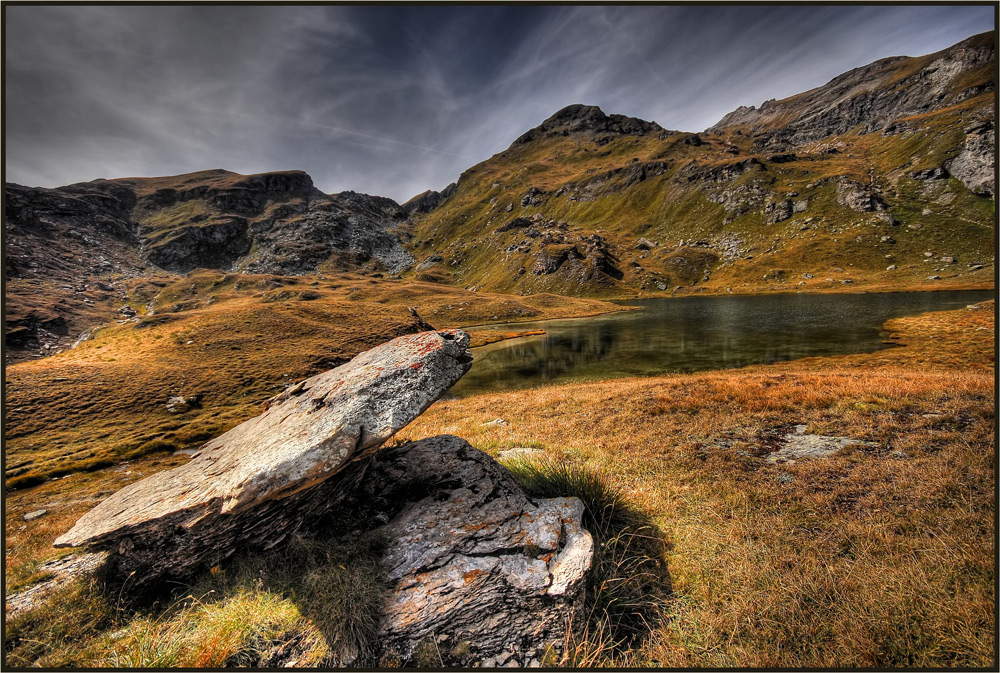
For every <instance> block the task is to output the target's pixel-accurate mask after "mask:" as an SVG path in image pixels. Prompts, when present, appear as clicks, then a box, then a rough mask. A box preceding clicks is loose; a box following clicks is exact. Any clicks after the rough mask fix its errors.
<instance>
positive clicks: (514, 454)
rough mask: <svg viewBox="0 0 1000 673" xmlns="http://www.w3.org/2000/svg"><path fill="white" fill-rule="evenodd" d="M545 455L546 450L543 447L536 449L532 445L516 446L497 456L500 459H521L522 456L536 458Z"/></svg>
mask: <svg viewBox="0 0 1000 673" xmlns="http://www.w3.org/2000/svg"><path fill="white" fill-rule="evenodd" d="M543 455H545V452H544V451H542V450H541V449H535V448H532V447H530V446H514V447H511V448H509V449H504V450H503V451H501V452H500V453H498V454H497V458H499V459H500V460H520V459H522V458H535V457H538V456H543Z"/></svg>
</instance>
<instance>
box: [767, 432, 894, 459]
mask: <svg viewBox="0 0 1000 673" xmlns="http://www.w3.org/2000/svg"><path fill="white" fill-rule="evenodd" d="M805 431H806V426H805V425H796V426H795V427H794V428H793V429H792V431H791V432H789V433H788V434H786V435H785V436H784V437H783V438H782V442H783V444H784V446H783V447H782V448H780V449H778V450H777V451H772V452H771V453H769V454H768V455H767V456H766V458H765V460H767V462H769V463H794V462H795V461H796V460H799V459H802V458H826V457H828V456H832V455H833V454H835V453H836V452H837V451H839V450H840V449H842V448H844V447H845V446H852V445H861V446H868V447H875V446H877V444H875V443H874V442H866V441H863V440H859V439H851V438H850V437H829V436H826V435H808V434H806V432H805Z"/></svg>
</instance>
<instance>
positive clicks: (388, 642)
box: [351, 435, 594, 666]
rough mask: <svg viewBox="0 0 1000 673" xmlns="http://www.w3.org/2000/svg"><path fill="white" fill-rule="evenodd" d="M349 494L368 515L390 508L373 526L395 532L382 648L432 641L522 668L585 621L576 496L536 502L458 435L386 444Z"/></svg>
mask: <svg viewBox="0 0 1000 673" xmlns="http://www.w3.org/2000/svg"><path fill="white" fill-rule="evenodd" d="M351 497H352V498H355V499H358V501H359V502H361V503H364V504H365V506H366V507H368V508H369V509H368V511H367V512H366V511H365V510H364V507H362V510H361V511H362V514H361V515H360V518H362V519H364V520H367V521H372V520H379V519H381V520H388V519H389V518H390V517H391V520H389V522H388V523H387V524H386V525H384V526H382V527H381V528H378V529H376V530H375V531H374V532H375V533H376V534H379V535H382V536H384V539H385V540H386V541H387V546H386V551H385V554H384V557H383V563H384V567H385V572H386V580H387V582H388V583H389V586H390V589H389V592H388V597H387V600H386V603H385V611H384V618H383V625H382V646H383V648H384V650H385V652H386V653H388V654H390V656H392V655H394V656H395V657H398V658H399V661H401V662H402V663H405V662H407V661H410V660H412V659H413V657H414V655H415V653H416V651H417V649H418V648H419V647H420V645H421V643H429V644H434V645H437V646H439V647H438V648H437V651H440V652H442V653H443V654H442V656H443V657H444V660H443V662H442V663H443V664H445V665H452V664H455V665H485V666H499V665H519V666H524V665H527V664H530V663H533V662H534V663H537V662H539V661H540V660H541V657H542V655H543V654H544V653H545V650H546V649H547V648H548V647H549V646H554V647H556V648H558V647H559V646H560V645H561V644H562V643H563V642H564V641H565V639H566V635H567V629H568V628H570V627H569V625H570V624H572V625H575V626H576V627H579V626H582V625H583V623H584V622H585V621H586V616H585V615H584V614H583V613H582V611H583V600H584V587H585V584H586V582H585V579H586V576H587V573H588V571H589V570H590V566H591V561H592V559H593V554H594V542H593V538H592V537H591V535H590V533H589V532H588V531H586V530H585V529H584V528H583V527H582V524H581V520H582V517H583V511H584V506H583V503H582V502H581V501H580V500H579V499H577V498H551V499H543V500H532V499H531V498H529V497H528V496H527V495H525V493H524V491H522V490H521V488H520V487H519V486H518V485H517V483H516V482H515V481H514V479H513V477H512V476H511V475H510V473H509V472H508V471H507V470H506V469H505V468H503V467H502V466H501V465H500V464H498V463H497V462H496V461H494V460H493V459H492V458H490V457H489V456H488V455H486V454H485V453H483V452H482V451H478V450H477V449H475V448H473V447H472V446H470V445H469V444H468V442H466V441H465V440H463V439H461V438H459V437H454V436H450V435H443V436H439V437H431V438H428V439H423V440H420V441H417V442H412V443H409V444H405V445H403V446H400V447H395V448H391V449H386V450H383V451H381V452H379V453H378V454H377V455H376V456H375V458H374V460H373V462H372V464H371V465H370V466H369V467H368V468H367V470H366V474H365V477H364V479H363V481H362V482H361V484H360V486H359V488H358V489H357V491H356V492H355V494H354V495H352V496H351ZM395 512H398V514H396V513H395ZM456 649H457V650H458V651H465V652H466V653H465V654H464V655H462V657H461V658H460V659H456V660H449V659H448V656H449V655H448V653H449V652H452V651H454V650H456Z"/></svg>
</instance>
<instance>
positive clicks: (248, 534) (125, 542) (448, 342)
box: [55, 330, 472, 579]
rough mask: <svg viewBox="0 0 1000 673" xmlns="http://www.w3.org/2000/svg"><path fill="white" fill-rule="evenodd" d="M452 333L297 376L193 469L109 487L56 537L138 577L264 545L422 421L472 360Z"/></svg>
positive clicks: (188, 568)
mask: <svg viewBox="0 0 1000 673" xmlns="http://www.w3.org/2000/svg"><path fill="white" fill-rule="evenodd" d="M468 344H469V336H468V334H466V333H465V332H463V331H461V330H447V331H441V332H423V333H420V334H413V335H407V336H402V337H399V338H397V339H394V340H392V341H390V342H388V343H385V344H382V345H381V346H378V347H376V348H373V349H371V350H369V351H366V352H364V353H361V354H360V355H358V356H357V357H356V358H354V359H353V360H351V361H350V362H348V363H347V364H344V365H342V366H340V367H337V368H336V369H332V370H330V371H327V372H324V373H322V374H319V375H317V376H314V377H312V378H309V379H306V380H305V381H302V382H301V383H299V384H297V385H295V386H293V387H292V388H290V389H288V390H287V391H285V392H283V393H282V394H280V395H278V396H277V397H276V398H274V399H272V400H271V401H270V402H269V405H268V407H267V409H266V411H265V412H264V413H262V414H261V415H260V416H257V417H256V418H252V419H250V420H249V421H247V422H245V423H243V424H241V425H239V426H237V427H235V428H233V429H232V430H230V431H228V432H226V433H225V434H223V435H220V436H219V437H216V438H215V439H213V440H211V441H209V442H208V443H206V444H205V445H204V446H202V447H201V449H200V450H199V451H198V452H197V453H196V454H194V457H193V459H192V460H191V462H189V463H187V464H185V465H183V466H181V467H178V468H175V469H172V470H168V471H165V472H160V473H158V474H155V475H152V476H150V477H148V478H146V479H143V480H141V481H138V482H136V483H134V484H131V485H129V486H127V487H125V488H123V489H122V490H120V491H118V492H117V493H115V494H114V495H112V496H111V497H109V498H108V499H107V500H105V501H104V502H102V503H101V504H99V505H98V506H97V507H95V508H94V509H92V510H91V511H90V512H88V513H87V514H85V515H84V516H83V517H82V518H81V519H80V520H79V521H78V522H77V523H76V525H75V526H73V528H72V529H71V530H70V531H69V532H67V533H66V534H64V535H62V536H61V537H59V538H58V539H57V540H56V541H55V546H57V547H70V546H71V547H78V546H84V545H86V546H90V547H94V548H97V549H108V550H110V551H111V552H112V560H113V561H114V562H115V563H117V565H118V566H119V568H120V569H121V570H122V571H128V572H131V571H135V572H136V573H137V575H138V576H139V577H140V578H142V579H148V578H152V577H156V576H159V575H162V574H169V575H174V576H181V575H184V574H188V573H190V572H192V571H195V570H197V569H199V568H201V567H204V566H205V565H206V564H214V563H217V562H219V561H220V560H222V559H223V558H225V557H226V556H228V555H229V554H231V553H232V552H233V551H235V549H237V548H238V547H241V546H242V547H249V548H253V547H259V548H268V547H271V546H273V545H274V544H277V543H278V542H280V541H281V540H283V539H284V538H285V537H287V535H288V534H289V533H291V532H294V531H295V530H296V529H297V528H298V527H299V526H300V525H301V524H302V523H303V522H304V521H307V520H309V519H312V518H315V517H317V516H319V515H321V514H322V513H323V512H324V510H325V509H328V508H329V507H330V506H333V503H334V502H335V500H336V499H335V498H330V497H329V495H330V494H328V493H325V492H324V491H323V489H321V488H318V486H319V485H321V484H322V483H323V482H325V481H326V480H327V479H328V478H329V477H331V476H333V475H335V474H337V473H338V472H339V471H340V470H341V469H342V468H343V467H344V466H345V465H346V464H347V463H348V462H350V461H351V460H353V459H355V458H357V457H358V456H361V455H364V454H366V453H370V452H371V451H373V450H374V449H376V448H377V447H379V446H380V445H381V444H382V443H383V442H385V441H386V440H387V439H389V438H390V437H392V435H393V434H395V433H396V432H397V431H398V430H399V429H401V428H402V427H404V426H405V425H406V424H408V423H409V422H410V421H412V420H413V419H414V418H416V417H417V416H419V415H420V414H421V413H422V412H423V411H424V410H425V409H426V408H427V407H428V406H430V405H431V404H432V403H433V402H434V401H435V400H437V399H438V398H439V397H440V396H441V395H442V394H443V393H444V392H445V391H446V390H448V388H450V387H451V386H452V385H453V384H454V383H455V382H456V381H457V380H458V379H459V378H460V377H461V376H462V375H463V374H464V373H465V372H466V371H468V369H469V367H470V366H471V364H472V356H471V354H470V353H469V351H468V348H467V347H468Z"/></svg>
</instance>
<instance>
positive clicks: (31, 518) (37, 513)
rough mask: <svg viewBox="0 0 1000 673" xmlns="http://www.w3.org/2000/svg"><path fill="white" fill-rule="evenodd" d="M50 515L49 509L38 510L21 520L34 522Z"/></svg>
mask: <svg viewBox="0 0 1000 673" xmlns="http://www.w3.org/2000/svg"><path fill="white" fill-rule="evenodd" d="M48 513H49V510H47V509H36V510H35V511H34V512H28V513H27V514H25V515H24V516H23V517H21V518H22V519H24V520H25V521H34V520H35V519H38V518H40V517H43V516H45V515H46V514H48Z"/></svg>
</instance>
